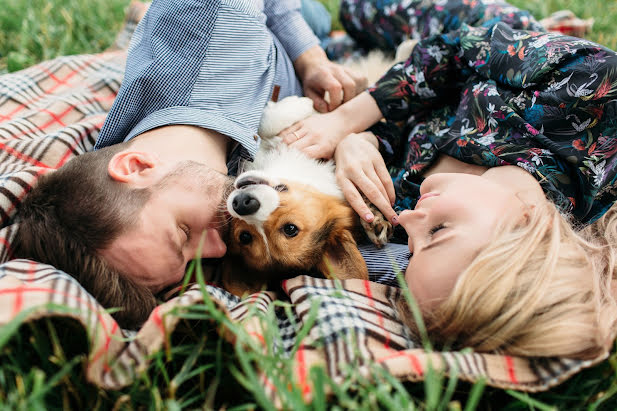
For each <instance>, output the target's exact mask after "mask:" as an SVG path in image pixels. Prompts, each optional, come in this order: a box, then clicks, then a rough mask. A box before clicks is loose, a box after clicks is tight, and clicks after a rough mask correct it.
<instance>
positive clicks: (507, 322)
mask: <svg viewBox="0 0 617 411" xmlns="http://www.w3.org/2000/svg"><path fill="white" fill-rule="evenodd" d="M500 231H501V232H500V233H499V234H497V235H496V237H495V238H494V239H493V240H492V241H491V242H490V245H489V246H488V247H487V248H486V249H484V250H482V251H481V252H480V253H479V254H478V256H477V257H476V258H475V259H474V260H473V262H472V263H471V264H470V266H469V267H467V269H466V270H465V271H464V272H463V273H462V274H461V275H460V277H459V279H458V280H457V283H456V285H455V287H454V289H453V292H452V293H451V295H450V296H449V297H448V298H447V299H446V300H445V301H444V302H443V303H442V304H440V306H439V307H438V308H437V309H436V310H433V312H431V313H429V314H428V315H426V314H425V322H426V326H427V330H428V333H429V336H430V337H431V339H432V340H434V341H436V342H438V343H440V344H442V345H446V346H450V347H452V348H462V347H472V348H473V349H475V350H477V351H482V352H502V353H507V354H511V355H521V356H564V357H570V358H581V359H585V358H593V357H596V356H598V355H600V354H602V353H604V352H606V351H607V349H608V348H609V347H610V343H611V338H613V337H614V331H615V324H616V318H617V308H616V304H615V300H614V298H613V296H612V295H611V280H612V279H613V278H614V277H615V273H616V270H615V263H616V261H617V260H616V257H617V251H616V247H615V246H616V244H617V209H616V208H615V207H613V208H612V209H611V210H609V211H608V212H607V213H606V215H604V217H602V218H601V219H600V220H599V221H597V222H596V223H594V224H593V225H591V226H589V227H587V228H584V229H574V228H572V225H571V224H570V223H569V221H568V220H567V219H566V218H564V217H563V216H561V215H560V213H559V212H558V211H557V209H556V208H555V206H554V205H552V204H550V203H548V202H546V203H545V204H542V205H537V206H535V207H534V208H533V209H532V210H531V211H530V213H529V216H528V218H527V221H526V223H524V224H520V225H518V226H517V227H515V228H514V229H505V228H504V229H502V230H500Z"/></svg>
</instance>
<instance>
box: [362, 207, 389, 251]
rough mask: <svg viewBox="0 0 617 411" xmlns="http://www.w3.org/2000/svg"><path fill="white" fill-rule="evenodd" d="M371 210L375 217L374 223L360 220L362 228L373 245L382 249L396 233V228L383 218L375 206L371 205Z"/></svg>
mask: <svg viewBox="0 0 617 411" xmlns="http://www.w3.org/2000/svg"><path fill="white" fill-rule="evenodd" d="M369 208H370V209H371V212H372V213H373V215H374V216H375V218H373V221H371V222H370V223H368V222H366V221H365V220H364V219H362V218H361V219H360V222H361V224H362V228H363V229H364V232H365V233H366V236H367V237H368V238H369V240H371V242H372V243H373V244H375V245H376V246H377V248H381V247H383V246H384V245H386V244H387V243H388V240H389V239H390V237H392V233H393V232H394V228H393V227H392V223H390V222H389V221H388V220H386V218H385V217H384V216H383V214H382V213H381V211H379V210H378V209H377V207H375V206H374V205H372V204H370V205H369Z"/></svg>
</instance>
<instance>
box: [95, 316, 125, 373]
mask: <svg viewBox="0 0 617 411" xmlns="http://www.w3.org/2000/svg"><path fill="white" fill-rule="evenodd" d="M99 322H100V324H101V326H102V327H103V330H105V342H104V343H103V346H102V347H101V348H100V349H99V350H98V351H97V352H96V354H94V355H93V356H92V360H91V361H92V363H95V362H96V361H98V360H99V359H100V358H101V356H103V355H104V354H105V353H106V352H107V351H109V344H110V343H111V335H113V334H114V333H115V332H116V331H117V330H118V323H117V322H115V321H114V323H113V324H112V326H111V330H110V331H111V332H107V328H106V327H105V322H104V321H103V320H102V318H99ZM103 370H105V372H109V371H110V367H109V362H107V361H106V362H105V363H104V364H103Z"/></svg>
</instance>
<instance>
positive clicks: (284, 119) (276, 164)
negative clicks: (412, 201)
mask: <svg viewBox="0 0 617 411" xmlns="http://www.w3.org/2000/svg"><path fill="white" fill-rule="evenodd" d="M413 44H415V43H413V42H411V43H409V42H407V43H404V45H402V46H401V47H399V51H398V52H397V57H396V60H400V59H402V58H403V57H405V56H406V55H409V52H410V50H411V48H412V47H413ZM393 62H394V61H393V60H389V59H387V58H386V57H384V56H383V55H382V54H376V53H373V54H372V55H369V56H368V57H367V58H366V59H364V60H362V61H360V62H355V63H354V67H353V68H354V69H355V70H356V71H360V72H362V73H364V74H365V75H367V77H368V79H369V81H374V80H375V79H376V78H377V75H381V74H383V73H384V72H385V71H386V69H387V68H389V67H390V66H391V65H392V64H393ZM314 112H315V111H314V110H313V102H312V101H311V100H310V99H308V98H304V97H295V96H292V97H287V98H286V99H284V100H282V101H281V102H278V103H275V102H269V103H268V105H267V106H266V108H265V110H264V114H263V116H262V119H261V125H260V128H259V135H260V136H261V137H262V143H261V147H260V149H259V151H258V153H257V156H256V158H255V161H254V162H253V163H252V164H250V165H249V166H248V168H247V170H246V171H244V172H243V173H241V174H240V175H239V176H238V177H237V179H236V181H235V183H234V190H233V192H232V193H231V194H230V195H229V197H228V200H227V211H228V212H229V214H230V215H231V217H232V218H231V223H230V229H229V232H228V237H227V239H226V243H227V246H228V253H227V256H226V258H225V260H224V264H223V269H222V277H221V282H222V285H223V287H224V288H226V289H227V290H228V291H230V292H232V293H234V294H237V295H242V294H245V293H251V292H255V291H259V290H260V289H262V288H263V287H264V286H265V285H267V284H268V283H270V282H272V281H278V280H280V279H282V278H288V277H292V276H294V275H298V274H307V273H310V274H320V275H324V276H326V277H335V278H339V279H346V278H361V279H367V278H368V271H367V268H366V264H365V263H364V259H363V258H362V256H361V254H360V252H359V251H358V248H357V245H356V239H358V238H359V237H360V236H361V235H362V228H364V232H365V233H366V234H367V235H368V237H369V239H370V240H371V241H372V242H373V243H375V244H376V245H378V246H382V245H384V244H385V243H386V242H387V240H388V238H389V236H390V235H391V234H392V226H391V224H390V223H389V222H388V221H386V220H385V219H384V218H383V216H382V215H381V213H380V212H379V211H378V210H377V209H376V208H375V207H373V211H374V214H375V216H376V218H375V220H374V221H373V222H372V223H366V222H365V221H363V220H361V219H360V218H359V217H358V216H357V214H356V212H355V211H354V210H353V209H352V208H351V206H349V204H348V203H347V202H346V201H345V198H344V196H343V194H342V192H341V190H340V188H339V187H338V185H337V184H336V179H335V176H334V163H333V162H332V161H319V160H314V159H311V158H309V157H308V156H306V155H305V154H303V153H301V152H300V151H298V150H295V149H292V148H289V147H288V146H287V145H285V144H284V143H283V142H282V141H281V139H280V138H279V137H277V134H278V133H279V132H280V131H281V130H283V129H284V128H286V127H288V126H290V125H292V124H293V123H295V122H297V121H299V120H302V119H304V118H306V117H308V116H310V115H311V114H313V113H314Z"/></svg>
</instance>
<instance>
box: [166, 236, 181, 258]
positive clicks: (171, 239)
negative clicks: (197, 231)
mask: <svg viewBox="0 0 617 411" xmlns="http://www.w3.org/2000/svg"><path fill="white" fill-rule="evenodd" d="M167 239H168V240H169V244H170V247H171V249H172V250H174V251H175V252H176V255H177V257H178V260H180V262H184V253H183V252H182V244H178V243H177V242H176V240H175V239H174V235H173V232H172V231H167Z"/></svg>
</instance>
